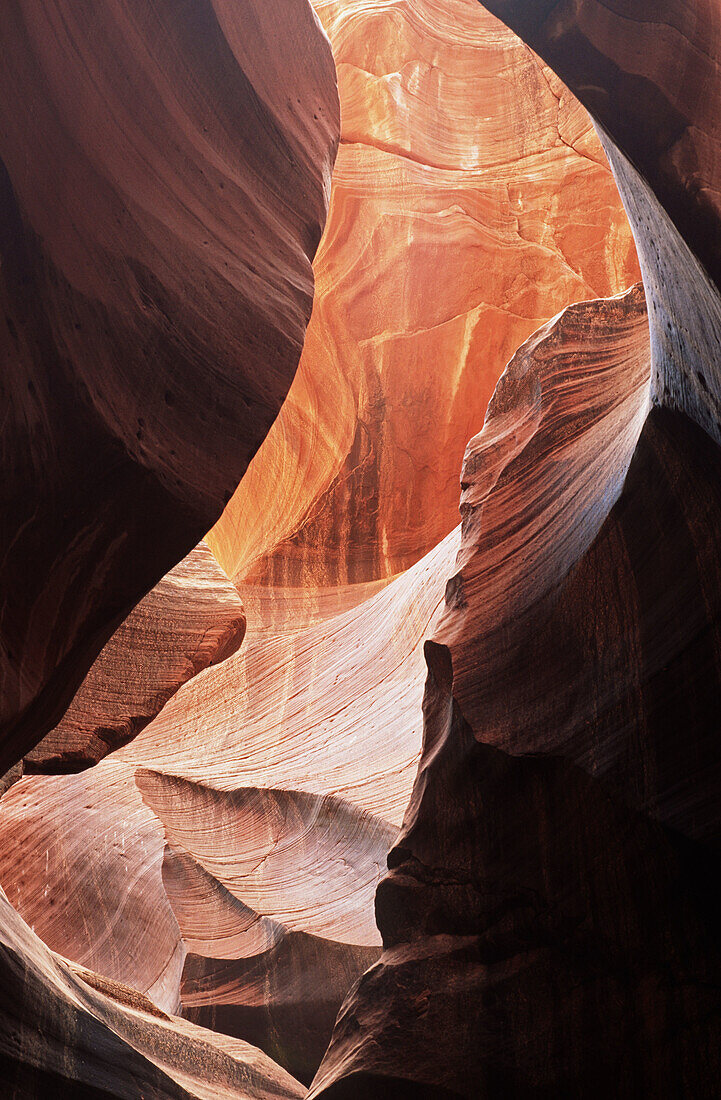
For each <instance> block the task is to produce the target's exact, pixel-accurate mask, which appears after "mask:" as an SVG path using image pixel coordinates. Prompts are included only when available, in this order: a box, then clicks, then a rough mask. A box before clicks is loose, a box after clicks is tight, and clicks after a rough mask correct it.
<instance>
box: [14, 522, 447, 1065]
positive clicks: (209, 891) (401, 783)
mask: <svg viewBox="0 0 721 1100" xmlns="http://www.w3.org/2000/svg"><path fill="white" fill-rule="evenodd" d="M457 546H458V532H453V533H452V534H451V535H450V536H448V537H447V538H446V539H445V540H444V542H443V543H441V545H440V546H439V547H437V548H436V549H435V550H434V551H433V552H432V553H431V554H429V555H427V557H426V558H425V559H423V561H421V562H419V563H418V564H417V565H416V566H415V567H414V568H413V569H412V570H410V571H409V572H407V573H404V574H402V575H401V576H400V577H398V578H396V579H395V580H394V581H392V582H391V583H390V584H388V585H385V586H384V587H382V588H381V590H380V591H378V592H376V593H375V594H374V595H371V596H370V597H369V598H368V599H366V600H365V601H363V602H362V603H360V604H359V605H357V606H351V607H350V608H348V609H346V610H341V611H340V612H338V613H336V614H335V615H323V614H320V615H318V617H317V618H316V620H315V621H314V622H312V623H311V624H310V625H304V626H303V627H302V628H297V627H296V628H295V629H294V628H293V623H294V622H295V615H294V611H291V613H290V616H289V618H288V619H287V620H285V627H284V628H283V629H280V628H279V627H278V622H279V621H281V622H282V621H283V616H282V609H281V608H279V607H278V606H277V604H276V605H274V620H273V621H274V623H275V625H273V623H272V622H271V623H269V622H268V621H266V622H265V623H264V624H263V623H261V625H260V627H259V628H257V629H256V628H255V625H254V622H253V619H251V620H250V627H249V634H248V638H247V639H246V641H245V642H244V645H243V646H242V648H241V649H239V650H238V651H237V652H236V653H235V654H234V655H233V656H231V657H230V658H228V659H227V660H226V661H224V662H222V663H221V664H218V665H216V666H214V667H212V668H208V669H206V670H205V671H203V672H201V673H200V674H199V675H197V676H196V677H194V678H193V679H192V680H191V681H189V682H188V683H186V684H185V685H184V686H183V687H181V688H180V689H179V691H178V692H177V693H176V694H175V695H174V696H173V698H172V699H171V700H170V701H169V702H168V703H167V704H166V705H165V707H164V708H163V709H162V711H161V712H160V714H159V715H158V716H157V718H156V719H155V720H154V721H152V722H151V723H150V724H149V725H147V726H146V727H145V729H143V730H142V731H141V732H140V733H139V734H138V736H137V737H136V738H135V740H134V741H132V742H131V743H130V744H128V745H126V746H125V747H124V748H122V749H120V750H118V751H116V752H114V753H113V754H112V755H111V756H110V757H108V758H106V759H105V760H103V761H102V762H101V763H99V764H98V765H97V766H96V767H94V768H92V769H89V770H88V771H86V772H83V773H82V774H80V775H69V776H45V775H31V776H25V777H24V778H23V779H21V780H20V782H18V783H16V784H15V786H14V787H13V788H12V790H11V791H9V792H8V794H7V795H6V796H5V797H4V798H3V799H2V801H0V837H2V844H1V845H0V883H2V885H3V887H4V889H5V890H6V893H7V894H8V897H9V898H10V900H11V902H12V903H13V904H14V905H15V906H16V908H17V909H18V911H19V913H20V914H21V916H22V917H23V918H24V919H25V920H26V921H27V923H28V924H29V925H31V926H33V927H34V929H35V932H36V933H37V934H39V935H40V936H41V937H42V939H43V940H44V941H45V943H47V944H48V946H49V947H50V948H52V949H53V950H55V951H58V952H59V953H60V954H62V955H63V956H65V957H68V958H71V959H73V960H74V961H75V962H77V963H79V964H81V965H83V966H85V967H88V968H89V969H91V970H93V971H96V972H99V973H101V974H103V975H105V976H107V977H108V978H109V979H112V980H114V981H119V982H122V983H124V984H125V985H128V986H132V987H134V988H136V989H137V990H139V991H140V992H141V993H143V994H147V996H148V997H150V998H151V999H152V1000H153V1001H154V1003H156V1004H158V1005H160V1006H161V1007H162V1008H164V1009H165V1010H166V1011H169V1012H174V1011H177V1010H178V1007H179V1006H180V1005H182V1007H183V1011H184V1012H187V1013H188V1014H190V1016H191V1017H192V1018H193V1019H194V1020H195V1021H196V1022H198V1023H201V1024H207V1025H210V1026H213V1027H217V1028H219V1029H222V1030H226V1031H227V1032H229V1033H230V1034H231V1035H233V1036H237V1037H241V1038H245V1039H249V1040H250V1041H251V1042H254V1043H256V1044H257V1045H258V1046H260V1047H261V1048H262V1049H264V1050H265V1051H266V1052H268V1053H269V1054H270V1055H271V1056H272V1057H273V1058H275V1059H276V1060H277V1061H278V1062H279V1063H281V1064H282V1065H284V1066H286V1067H290V1068H291V1072H292V1073H293V1075H294V1076H295V1077H298V1078H300V1079H302V1080H304V1081H306V1082H310V1080H311V1078H312V1076H313V1074H314V1072H315V1070H316V1069H317V1067H318V1064H319V1062H320V1060H321V1057H322V1055H323V1053H324V1050H325V1048H326V1046H327V1044H328V1041H329V1039H330V1035H331V1031H332V1026H333V1022H334V1020H335V1016H336V1014H337V1011H338V1008H339V1007H340V1004H341V1002H342V1000H343V997H344V996H345V994H346V992H347V991H348V989H349V988H350V986H351V985H352V984H353V982H354V981H355V980H356V979H357V978H359V977H360V975H361V974H362V973H363V972H364V971H365V970H366V969H367V968H368V966H369V965H370V964H371V963H372V962H374V961H375V960H376V959H377V957H378V954H379V951H380V935H379V932H378V929H377V926H376V923H375V917H374V894H375V890H376V887H377V884H378V882H379V880H380V878H381V876H382V874H383V873H384V871H385V867H386V855H387V852H388V850H389V848H390V846H391V844H392V843H393V840H394V838H395V835H396V832H397V827H398V825H399V824H400V822H401V819H402V815H403V811H404V809H405V806H406V804H407V802H408V797H409V794H410V790H411V787H412V783H413V779H414V776H415V771H416V767H417V763H418V757H419V752H420V739H421V729H420V724H421V700H422V692H423V668H424V660H423V648H422V647H423V640H424V638H425V637H426V635H427V633H428V631H429V629H430V628H431V626H432V624H433V622H434V621H435V618H436V617H437V612H438V609H439V607H440V605H441V604H442V599H443V577H444V576H445V575H446V574H447V572H448V571H449V570H450V569H451V567H452V563H453V561H454V560H455V556H456V552H457ZM360 587H361V589H362V590H363V591H364V592H366V593H367V591H368V590H367V588H366V587H364V586H360ZM356 596H357V594H355V595H354V596H353V597H348V599H349V600H350V602H351V604H354V603H355V598H356ZM336 602H337V601H336ZM291 604H292V608H294V606H295V601H291ZM186 956H187V959H186Z"/></svg>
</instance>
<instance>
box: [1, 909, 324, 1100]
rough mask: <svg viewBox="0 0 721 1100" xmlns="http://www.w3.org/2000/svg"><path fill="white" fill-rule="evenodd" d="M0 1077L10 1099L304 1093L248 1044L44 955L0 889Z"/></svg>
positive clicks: (264, 1099)
mask: <svg viewBox="0 0 721 1100" xmlns="http://www.w3.org/2000/svg"><path fill="white" fill-rule="evenodd" d="M0 947H1V949H2V954H3V980H2V982H1V983H0V1074H2V1083H3V1095H4V1096H7V1097H8V1098H12V1100H25V1098H28V1100H34V1098H36V1097H40V1096H53V1097H56V1096H57V1097H61V1098H63V1100H65V1098H67V1100H78V1098H80V1100H101V1098H106V1100H107V1097H111V1096H112V1097H121V1098H123V1100H135V1098H136V1097H138V1096H152V1097H154V1098H156V1097H157V1098H158V1100H216V1098H218V1097H223V1098H224V1097H227V1098H229V1100H231V1098H232V1100H268V1098H269V1097H274V1098H277V1100H286V1098H287V1100H291V1098H294V1097H301V1096H303V1095H304V1093H305V1090H304V1088H303V1087H302V1085H300V1084H299V1083H298V1082H297V1081H294V1080H293V1078H292V1077H291V1076H290V1075H289V1074H287V1073H285V1072H284V1071H283V1070H281V1069H280V1068H279V1067H278V1066H277V1065H275V1064H274V1063H273V1062H272V1061H271V1060H270V1058H267V1057H266V1056H265V1055H264V1054H262V1053H261V1051H259V1050H257V1049H256V1048H254V1047H252V1046H251V1045H250V1044H249V1043H243V1042H240V1041H239V1040H237V1039H228V1038H227V1037H226V1036H223V1035H216V1034H213V1032H210V1031H206V1030H204V1029H203V1028H199V1027H196V1026H194V1025H193V1024H190V1023H188V1022H187V1021H186V1020H181V1019H178V1018H177V1017H170V1016H167V1015H166V1014H165V1013H164V1012H161V1011H160V1010H159V1009H158V1008H156V1007H155V1005H154V1004H153V1003H152V1002H151V1001H149V1000H148V999H147V997H143V996H141V995H140V994H139V993H137V992H136V991H135V990H133V989H129V988H127V987H126V986H123V985H120V984H118V983H117V982H112V981H109V980H108V979H107V978H102V977H100V976H99V975H97V974H93V973H92V972H91V971H88V970H84V969H83V968H81V967H77V966H74V965H73V964H71V963H68V962H67V961H66V960H65V959H62V958H60V957H59V956H57V955H54V954H53V953H52V952H51V951H49V950H48V949H47V947H46V946H45V944H44V943H42V942H41V941H40V940H39V939H38V937H37V936H35V935H33V933H32V932H31V931H30V929H29V928H28V927H27V925H25V924H24V923H23V921H22V920H21V919H20V917H19V916H18V914H17V913H16V912H15V911H14V909H13V908H12V906H11V905H9V904H8V901H7V899H6V897H5V895H4V894H3V893H2V891H0Z"/></svg>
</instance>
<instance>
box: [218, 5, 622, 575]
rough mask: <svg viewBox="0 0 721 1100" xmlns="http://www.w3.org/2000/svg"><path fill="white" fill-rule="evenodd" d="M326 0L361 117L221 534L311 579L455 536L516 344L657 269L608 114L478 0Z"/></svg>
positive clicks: (230, 556) (342, 68)
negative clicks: (476, 440) (608, 130)
mask: <svg viewBox="0 0 721 1100" xmlns="http://www.w3.org/2000/svg"><path fill="white" fill-rule="evenodd" d="M315 8H316V10H317V12H318V15H319V16H320V18H321V20H322V22H323V24H324V26H325V28H326V30H327V31H328V34H329V37H330V40H331V44H332V46H333V51H334V56H335V59H336V64H337V66H338V80H339V89H340V97H341V105H342V134H341V147H340V150H339V155H338V160H337V163H336V167H335V172H334V179H333V197H332V203H331V210H330V213H329V220H328V225H327V229H326V232H325V236H324V239H323V242H322V244H321V247H320V249H319V253H318V257H317V259H316V262H315V265H314V267H315V275H316V297H315V301H314V307H313V317H312V319H311V323H310V325H309V328H308V334H307V338H306V343H305V347H304V350H303V356H302V359H301V365H300V368H299V371H298V374H297V377H296V379H295V381H294V384H293V386H292V388H291V391H290V393H289V396H288V400H287V401H286V403H285V405H284V406H283V410H282V412H281V414H280V417H279V418H278V421H277V423H276V424H275V425H274V427H273V429H272V430H271V432H270V433H269V435H268V438H267V440H266V442H265V443H264V445H263V447H262V448H261V450H260V452H259V454H258V455H257V457H256V458H255V460H254V461H253V463H252V465H251V467H250V468H249V470H248V473H247V475H246V477H245V478H244V479H243V483H242V485H241V486H240V487H239V489H238V492H237V494H236V495H235V497H234V499H233V500H232V501H231V504H230V505H229V507H228V508H227V509H226V511H225V513H224V515H223V517H222V519H221V521H220V523H219V524H218V525H217V527H216V528H215V530H214V531H213V532H212V534H211V536H210V539H211V545H212V546H213V549H214V551H215V552H216V553H217V554H218V556H219V560H220V561H221V562H222V564H223V565H224V567H225V569H226V571H228V572H229V574H231V575H233V576H235V577H237V578H245V579H248V578H250V579H253V580H254V581H256V582H257V581H260V582H262V583H266V584H273V585H276V586H278V585H279V586H288V585H299V586H301V587H308V588H313V587H316V586H319V587H323V586H327V585H333V584H346V583H348V582H361V581H367V580H375V579H377V578H379V577H387V576H390V575H393V574H395V573H398V572H400V571H401V570H403V569H406V568H408V567H409V566H410V565H412V564H413V563H414V562H416V561H417V560H419V559H420V558H421V557H422V556H423V555H424V554H425V553H427V552H428V551H429V550H430V549H431V548H432V547H433V546H435V545H437V543H438V542H439V541H440V540H441V539H442V538H444V537H445V535H446V534H447V533H448V532H449V531H450V530H452V528H453V527H455V526H456V523H457V508H458V472H459V470H460V465H461V459H462V456H463V451H464V448H465V445H466V442H467V441H468V439H469V438H470V436H471V435H473V434H475V433H476V432H477V431H478V430H479V429H480V427H481V425H482V423H483V417H484V415H485V411H486V406H487V404H488V400H489V398H490V396H491V394H492V392H493V388H494V386H495V384H496V381H497V379H498V377H499V375H500V374H501V372H502V370H503V368H504V366H505V364H506V363H507V362H508V359H509V358H510V356H511V355H512V354H513V352H514V351H515V350H516V349H517V348H518V347H519V345H520V344H521V343H522V342H523V340H525V339H526V338H527V337H528V336H529V335H530V334H531V333H532V332H533V331H534V330H535V329H536V328H538V326H539V325H540V324H542V323H543V322H544V321H546V320H547V319H548V318H549V317H551V316H553V314H554V313H556V312H557V311H558V310H559V309H561V308H562V307H564V306H565V305H567V304H568V303H569V302H572V301H577V300H580V299H584V298H593V297H597V296H602V295H607V294H613V293H616V292H618V291H621V290H623V289H626V288H627V287H628V286H629V285H631V283H633V282H634V281H635V280H636V279H637V278H638V267H637V261H636V257H635V251H634V248H633V243H632V240H631V237H630V232H629V227H628V223H627V220H626V218H625V215H624V213H623V210H622V208H621V206H620V203H619V198H618V192H617V190H616V187H615V185H614V182H613V179H612V177H611V174H610V172H609V169H608V164H607V162H606V159H605V157H604V155H603V152H602V149H601V147H600V144H599V142H598V139H597V137H596V135H595V134H594V132H593V129H592V128H591V125H590V122H589V120H588V116H587V115H586V113H585V111H583V109H582V108H581V107H580V105H579V104H578V102H577V101H576V100H575V99H574V98H573V96H571V95H569V93H568V92H567V91H566V89H565V88H564V87H563V85H562V84H561V83H560V82H559V80H558V79H557V78H556V77H555V76H554V74H553V73H552V72H551V71H550V70H549V69H548V68H546V67H545V66H544V65H542V64H541V63H540V62H539V60H538V58H536V57H535V56H534V55H533V54H532V53H531V52H530V51H529V50H528V49H527V48H526V47H525V46H523V44H522V43H521V42H520V41H519V40H518V39H517V38H516V37H515V36H514V35H513V34H511V33H510V32H509V31H508V30H507V29H506V28H505V27H504V26H503V25H502V24H501V23H499V22H498V21H497V20H495V19H493V18H492V17H491V16H489V15H488V14H487V13H484V12H483V10H482V9H481V8H480V7H479V5H478V4H477V3H475V0H417V2H414V3H413V4H408V3H405V0H393V2H391V3H388V2H387V0H371V2H370V3H369V2H368V0H362V2H361V0H350V2H347V0H343V3H338V2H336V0H317V2H315ZM251 516H252V517H253V522H252V524H249V522H248V521H249V517H251Z"/></svg>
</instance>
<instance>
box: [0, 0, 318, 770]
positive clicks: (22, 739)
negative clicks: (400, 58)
mask: <svg viewBox="0 0 721 1100" xmlns="http://www.w3.org/2000/svg"><path fill="white" fill-rule="evenodd" d="M0 28H1V34H2V40H3V45H4V52H5V57H6V64H4V65H3V68H2V74H1V75H0V162H1V164H2V167H1V169H0V206H1V208H2V218H1V219H0V221H1V222H2V230H1V235H0V254H1V255H2V268H1V272H2V274H1V277H0V298H1V299H2V309H1V310H0V317H2V321H0V347H1V348H2V356H3V370H2V386H3V392H2V398H1V400H2V406H3V412H4V416H5V421H4V427H3V437H2V471H3V478H2V508H3V520H4V523H3V531H2V544H1V545H0V561H1V562H2V576H3V586H2V593H1V599H0V646H1V649H0V690H1V694H2V702H1V706H2V710H1V711H0V723H1V725H0V772H5V771H6V770H7V769H8V768H9V767H10V766H11V765H12V764H13V763H15V762H16V761H17V760H18V759H19V758H20V757H21V756H22V755H24V753H25V752H26V751H27V750H29V749H30V748H32V747H33V746H34V745H35V744H36V743H37V742H38V741H39V740H40V738H41V737H42V736H43V735H44V734H45V733H47V732H48V731H49V729H50V728H52V727H53V726H54V725H56V724H57V722H58V720H59V719H60V718H61V716H62V713H63V711H64V710H65V708H66V707H67V705H68V704H69V702H70V700H71V698H72V696H73V694H74V693H75V690H76V689H77V687H78V686H79V684H80V682H81V681H82V679H83V678H84V676H85V675H86V673H87V671H88V669H89V668H90V666H91V664H92V662H93V660H94V659H95V657H96V656H97V654H98V653H99V651H100V650H101V648H102V646H103V645H104V643H105V642H106V640H107V639H108V637H109V636H110V635H111V634H112V632H113V631H114V630H115V628H116V627H117V626H118V625H119V623H120V622H121V621H122V620H123V619H124V618H125V617H126V616H127V615H128V613H129V612H130V611H131V610H132V608H133V607H134V605H135V604H136V603H138V601H139V600H140V599H141V598H142V597H143V596H144V595H145V594H146V593H147V592H148V591H149V589H150V588H152V586H153V585H154V584H155V583H156V582H157V581H158V580H159V579H160V578H161V577H162V576H163V575H164V574H165V573H166V572H167V571H168V570H169V569H170V568H171V567H172V566H174V565H175V564H176V563H177V562H178V561H179V560H180V559H181V558H183V557H184V556H185V555H186V554H188V553H189V552H190V550H191V549H192V547H193V546H195V545H196V544H197V542H198V541H199V540H200V539H201V538H202V536H203V534H204V533H205V532H206V531H207V530H208V528H209V527H211V526H212V524H213V523H214V521H215V520H216V519H217V518H218V516H219V514H220V512H221V510H222V508H223V506H224V504H225V503H226V501H227V500H228V499H229V498H230V496H231V494H232V493H233V491H234V490H235V488H236V486H237V484H238V482H239V480H240V478H241V476H242V474H243V473H244V471H245V469H246V466H247V465H248V462H249V461H250V459H251V458H252V456H253V454H254V453H255V451H256V450H257V449H258V447H259V445H260V443H261V442H262V440H263V438H264V437H265V435H266V433H267V431H268V429H269V428H270V425H271V424H272V422H273V420H274V419H275V417H276V415H277V413H278V411H279V409H280V407H281V404H282V402H283V400H284V398H285V395H286V392H287V390H288V387H289V386H290V384H291V382H292V379H293V375H294V373H295V370H296V366H297V363H298V359H299V357H300V351H301V347H302V343H303V337H304V333H305V326H306V322H307V320H308V316H309V314H310V310H311V303H312V293H313V274H312V268H311V260H312V258H313V255H314V253H315V250H316V247H317V244H318V241H319V239H320V236H321V232H322V229H323V225H324V222H325V216H326V210H327V204H328V198H329V190H330V174H331V168H332V164H333V159H334V156H335V152H336V146H337V141H338V132H339V122H338V100H337V88H336V79H335V69H334V65H333V59H332V56H331V53H330V48H329V45H328V42H327V39H326V37H325V36H324V34H323V32H322V30H321V28H320V26H319V24H318V23H317V20H316V18H315V16H314V14H313V12H312V10H311V8H310V6H309V5H308V4H307V3H306V2H304V0H274V2H271V3H262V4H259V3H250V4H248V5H244V8H243V12H242V13H241V12H240V11H239V9H238V7H237V5H236V4H235V3H234V2H232V0H199V2H198V3H193V4H177V3H175V2H174V0H151V2H150V3H138V2H133V3H129V4H128V3H124V2H122V0H109V2H108V3H104V4H102V5H100V6H99V5H93V4H89V3H82V4H79V5H78V4H69V3H68V2H67V0H51V2H50V3H47V4H43V5H38V4H37V3H34V2H32V0H13V2H11V3H7V4H3V5H2V9H1V11H0ZM291 32H292V33H291ZM251 522H252V520H251Z"/></svg>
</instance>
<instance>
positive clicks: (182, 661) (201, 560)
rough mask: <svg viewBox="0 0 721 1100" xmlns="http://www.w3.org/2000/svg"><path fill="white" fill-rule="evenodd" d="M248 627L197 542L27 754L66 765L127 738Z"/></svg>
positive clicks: (71, 767)
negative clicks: (50, 727)
mask: <svg viewBox="0 0 721 1100" xmlns="http://www.w3.org/2000/svg"><path fill="white" fill-rule="evenodd" d="M244 634H245V614H244V611H243V604H242V601H241V599H240V597H239V595H238V592H237V589H236V588H235V587H234V586H233V585H232V584H231V583H230V581H229V580H228V578H227V577H226V576H225V574H224V573H223V571H222V570H221V569H220V567H219V566H218V564H217V562H216V561H215V559H214V557H213V555H212V554H211V552H210V550H209V549H208V547H207V546H206V545H205V544H204V543H200V544H199V545H198V546H196V547H195V549H194V550H192V551H191V553H190V554H189V555H188V556H187V558H184V559H183V561H181V562H180V563H179V564H178V565H176V566H175V568H174V569H171V571H170V572H169V573H167V574H166V576H165V577H163V578H162V580H160V581H159V582H158V583H157V584H156V586H155V588H153V589H152V590H151V591H150V592H149V593H148V595H147V596H146V597H145V599H143V600H141V601H140V603H139V604H138V606H137V607H136V608H134V609H133V611H131V613H130V615H129V616H128V618H127V619H126V620H125V622H124V623H123V624H122V625H121V626H120V627H119V628H118V629H117V630H116V632H115V634H113V636H112V638H111V639H110V641H109V642H108V643H107V645H106V646H105V647H104V649H103V650H102V651H101V653H100V655H99V657H98V658H97V660H96V661H95V663H94V664H93V666H92V668H91V669H90V672H89V673H88V675H87V676H86V677H85V680H84V681H83V683H82V685H81V686H80V688H79V690H78V692H77V694H76V696H75V698H74V699H73V701H72V703H71V704H70V707H69V708H68V710H67V711H66V712H65V714H64V716H63V718H62V720H61V721H60V723H59V724H58V725H57V726H56V727H55V729H54V730H51V732H50V733H48V734H47V736H45V737H44V738H43V740H42V741H41V742H40V744H39V745H37V746H36V747H35V748H34V749H32V750H31V751H30V752H29V753H28V754H27V756H26V757H25V758H24V761H23V764H24V770H25V771H26V772H66V771H79V770H81V769H82V768H85V767H88V766H90V765H91V764H95V763H97V762H98V760H102V758H103V757H104V756H106V755H107V754H108V753H109V752H112V751H113V750H114V749H117V748H119V747H120V746H121V745H124V744H126V743H127V742H128V741H131V740H132V739H133V737H135V736H136V735H137V734H138V733H139V732H140V730H141V729H143V727H144V726H146V725H147V724H148V722H150V721H151V720H152V719H153V718H154V717H155V716H156V715H157V714H159V713H160V711H161V710H162V708H163V706H164V705H165V703H167V701H168V699H170V698H171V696H173V695H174V694H175V692H176V691H177V690H178V688H179V687H181V686H182V685H183V684H184V683H186V682H187V681H188V680H190V679H192V677H193V676H195V675H197V673H198V672H200V671H201V670H202V669H204V668H207V667H208V666H209V665H214V664H217V663H218V662H219V661H224V660H225V659H226V658H227V657H229V656H230V655H231V654H232V653H234V652H235V651H236V650H237V648H238V646H239V645H240V644H241V642H242V640H243V635H244Z"/></svg>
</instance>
